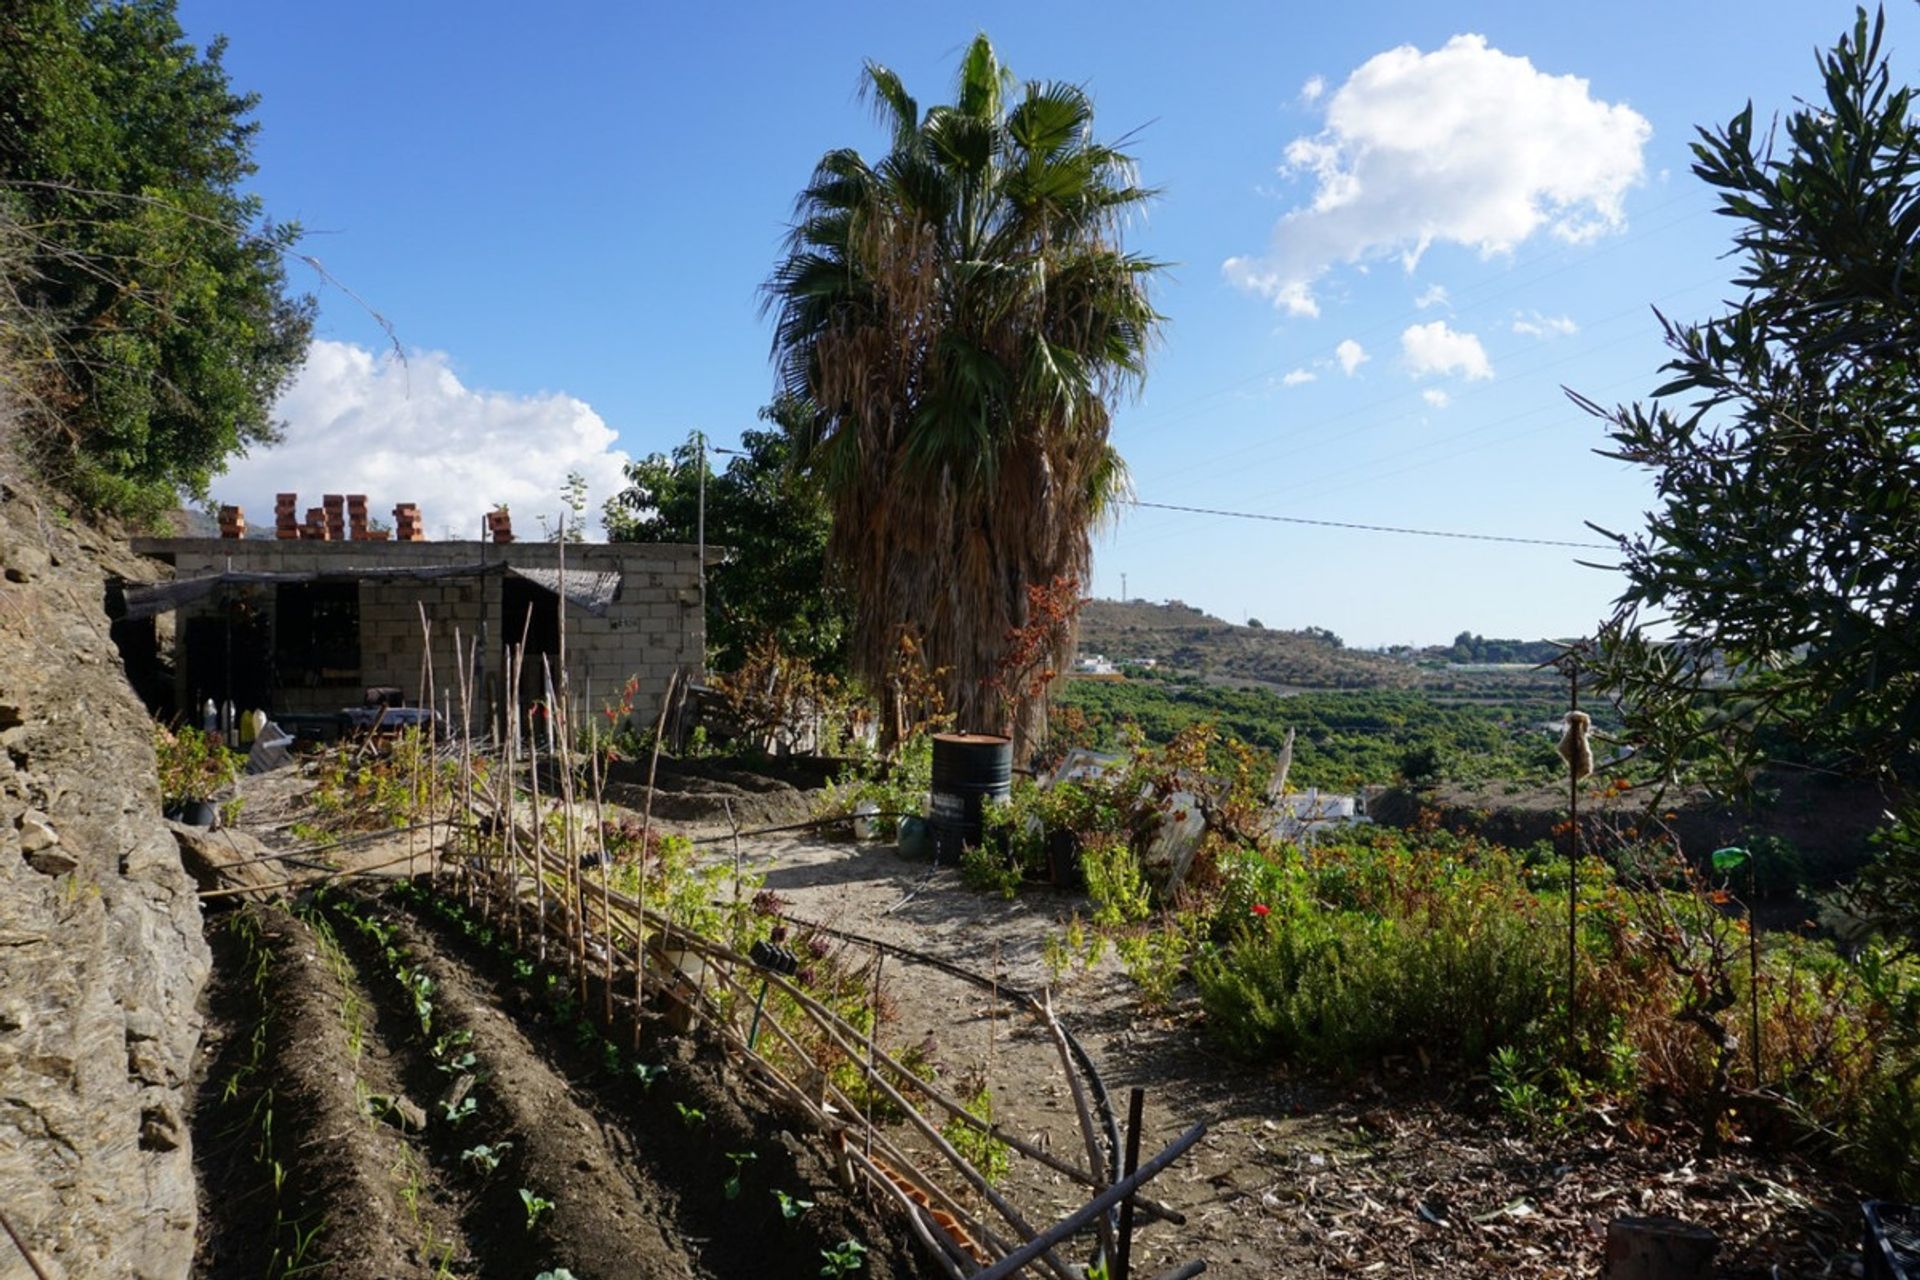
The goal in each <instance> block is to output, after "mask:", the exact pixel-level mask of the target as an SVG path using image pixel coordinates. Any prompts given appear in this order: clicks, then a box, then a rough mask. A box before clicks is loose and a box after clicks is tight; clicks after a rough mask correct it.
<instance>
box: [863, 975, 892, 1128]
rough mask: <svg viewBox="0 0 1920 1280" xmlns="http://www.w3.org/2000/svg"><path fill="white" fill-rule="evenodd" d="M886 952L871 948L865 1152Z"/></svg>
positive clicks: (869, 1126)
mask: <svg viewBox="0 0 1920 1280" xmlns="http://www.w3.org/2000/svg"><path fill="white" fill-rule="evenodd" d="M886 959H887V953H886V952H884V951H882V950H880V948H878V947H875V948H874V949H873V1031H872V1033H871V1034H870V1035H868V1037H867V1154H868V1155H872V1154H873V1047H874V1046H875V1045H876V1044H878V1043H879V1042H880V966H881V965H883V964H885V963H886Z"/></svg>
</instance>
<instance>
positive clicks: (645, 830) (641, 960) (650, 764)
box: [633, 667, 680, 1049]
mask: <svg viewBox="0 0 1920 1280" xmlns="http://www.w3.org/2000/svg"><path fill="white" fill-rule="evenodd" d="M679 683H680V670H679V668H677V667H676V668H675V669H674V671H673V674H672V675H670V676H668V677H667V688H666V692H665V693H663V694H661V696H660V714H659V715H657V716H655V717H654V722H653V754H652V756H651V757H650V758H649V759H648V760H647V794H646V797H645V798H644V799H643V800H642V801H641V805H640V883H639V886H638V887H637V888H635V889H634V891H633V897H634V902H635V903H636V904H637V905H638V906H639V908H640V912H639V915H640V918H639V919H638V920H636V921H635V922H634V928H633V1047H634V1048H636V1049H638V1048H639V1047H640V1013H641V1011H642V1010H643V1009H645V1008H646V1004H647V947H646V928H645V924H646V910H647V855H648V854H649V853H650V852H652V849H653V780H654V778H655V777H656V776H657V775H658V773H659V771H660V740H661V738H662V737H664V736H665V734H666V732H667V708H668V707H670V706H671V705H672V704H673V691H674V688H675V687H676V686H677V685H678V684H679Z"/></svg>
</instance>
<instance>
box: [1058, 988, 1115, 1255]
mask: <svg viewBox="0 0 1920 1280" xmlns="http://www.w3.org/2000/svg"><path fill="white" fill-rule="evenodd" d="M1040 1002H1041V1010H1042V1012H1043V1015H1044V1021H1045V1023H1046V1028H1047V1033H1048V1034H1049V1035H1051V1036H1052V1037H1053V1044H1054V1047H1055V1048H1056V1049H1058V1050H1059V1051H1060V1067H1061V1070H1063V1071H1064V1072H1065V1073H1066V1076H1067V1092H1068V1094H1069V1096H1071V1097H1072V1099H1073V1111H1074V1114H1075V1115H1076V1116H1078V1117H1079V1118H1080V1137H1081V1139H1082V1140H1083V1141H1085V1142H1086V1144H1087V1167H1088V1168H1090V1169H1092V1170H1093V1171H1094V1176H1095V1177H1096V1178H1097V1177H1099V1176H1100V1174H1099V1171H1100V1167H1101V1166H1102V1165H1103V1164H1105V1163H1106V1161H1105V1158H1104V1157H1103V1155H1102V1153H1101V1151H1100V1138H1099V1135H1098V1134H1097V1132H1096V1131H1095V1129H1094V1127H1093V1111H1092V1110H1091V1109H1090V1108H1089V1107H1088V1106H1087V1095H1086V1090H1085V1088H1084V1087H1083V1086H1082V1085H1081V1083H1080V1073H1079V1072H1078V1071H1076V1070H1075V1069H1074V1066H1073V1053H1072V1051H1071V1050H1069V1049H1068V1048H1067V1037H1066V1036H1065V1034H1063V1033H1062V1032H1061V1030H1060V1021H1059V1019H1057V1018H1055V1017H1054V1016H1053V992H1052V991H1051V990H1043V991H1042V992H1041V995H1040ZM1103 1189H1104V1188H1099V1187H1096V1188H1095V1190H1096V1191H1098V1190H1103ZM1098 1230H1099V1232H1100V1256H1101V1257H1102V1258H1103V1259H1105V1260H1107V1261H1109V1262H1110V1261H1111V1260H1112V1259H1113V1258H1114V1256H1115V1253H1116V1249H1115V1246H1114V1239H1113V1223H1112V1222H1110V1221H1109V1220H1108V1219H1107V1217H1106V1216H1105V1215H1104V1214H1103V1215H1101V1218H1100V1222H1099V1227H1098Z"/></svg>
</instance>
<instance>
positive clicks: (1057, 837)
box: [1047, 831, 1086, 889]
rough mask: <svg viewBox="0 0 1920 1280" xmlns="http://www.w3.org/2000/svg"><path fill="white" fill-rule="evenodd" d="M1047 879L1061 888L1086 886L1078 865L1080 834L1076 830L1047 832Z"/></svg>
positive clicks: (1083, 875)
mask: <svg viewBox="0 0 1920 1280" xmlns="http://www.w3.org/2000/svg"><path fill="white" fill-rule="evenodd" d="M1047 879H1048V880H1050V881H1051V882H1052V883H1053V884H1054V885H1055V886H1057V887H1059V888H1062V889H1083V888H1085V887H1086V875H1085V874H1084V872H1083V871H1082V869H1081V866H1080V836H1079V834H1078V833H1077V832H1073V831H1049V832H1047Z"/></svg>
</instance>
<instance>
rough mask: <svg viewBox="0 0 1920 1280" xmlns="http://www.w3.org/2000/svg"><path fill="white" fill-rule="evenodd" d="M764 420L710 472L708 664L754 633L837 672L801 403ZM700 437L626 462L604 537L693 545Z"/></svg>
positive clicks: (836, 593) (818, 503) (837, 629)
mask: <svg viewBox="0 0 1920 1280" xmlns="http://www.w3.org/2000/svg"><path fill="white" fill-rule="evenodd" d="M760 418H761V420H762V421H763V422H766V423H769V424H770V425H771V427H772V429H771V430H762V431H748V432H746V433H744V434H743V435H742V436H741V445H742V448H743V450H744V452H743V453H741V454H738V455H736V456H734V457H733V458H731V459H730V460H729V461H728V463H727V466H726V468H725V470H723V471H721V472H719V473H718V474H716V473H715V472H714V471H713V470H712V468H711V465H710V464H709V467H708V470H707V527H706V532H707V542H708V543H709V544H711V545H714V546H721V547H725V548H726V549H727V553H728V554H727V559H726V562H725V563H724V564H720V565H716V566H714V567H713V568H712V569H711V570H709V571H708V577H707V626H708V631H707V645H708V649H709V651H710V654H711V657H712V661H713V664H714V666H715V667H716V668H717V669H718V670H721V671H733V670H736V669H737V668H738V667H739V666H740V664H741V663H742V662H743V661H744V660H745V659H746V656H747V654H748V653H749V652H751V651H752V650H753V649H754V648H755V647H756V644H757V642H759V641H760V640H762V639H766V638H771V639H772V640H773V641H774V642H775V643H776V644H777V645H778V646H779V648H780V652H781V653H783V654H785V655H787V656H789V657H795V658H800V659H803V660H805V661H806V662H808V663H810V664H812V665H813V666H815V667H816V668H818V669H820V670H821V671H822V672H825V673H829V674H835V673H839V672H841V671H843V670H844V669H845V666H846V637H847V630H848V616H847V614H848V611H847V604H846V593H845V592H844V591H843V590H842V589H840V588H839V587H837V586H836V585H834V584H833V583H832V582H830V581H828V574H827V553H826V548H827V530H828V527H829V524H830V523H831V517H830V516H829V514H828V511H827V506H826V502H825V500H824V499H823V498H822V497H821V494H820V491H819V488H818V487H817V486H816V485H815V484H814V483H813V482H812V481H811V480H809V479H808V478H807V477H806V476H804V475H801V474H799V473H798V472H797V471H796V470H795V468H794V466H793V452H794V444H793V438H794V435H795V433H796V432H799V431H801V430H803V429H804V427H805V424H806V421H807V410H806V407H805V406H804V405H802V404H800V403H798V402H796V401H793V400H787V399H782V400H778V401H776V402H775V403H773V404H771V405H768V406H767V407H766V408H764V409H762V410H761V411H760ZM700 466H701V462H700V446H699V443H698V440H697V438H696V437H689V438H688V440H687V442H686V443H685V444H683V445H681V446H679V447H678V448H677V449H675V450H674V451H673V453H672V455H671V456H669V455H667V454H660V453H655V454H650V455H649V456H647V457H645V458H641V459H638V460H637V461H634V462H631V463H628V464H627V487H626V488H625V489H623V490H621V492H620V493H618V494H616V495H615V496H614V497H613V498H612V499H611V500H609V501H608V502H607V504H606V507H605V510H604V512H603V514H602V520H603V522H604V523H605V525H606V529H607V538H608V540H609V541H613V542H682V543H692V542H694V541H695V540H696V538H697V537H698V536H699V521H700Z"/></svg>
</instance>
